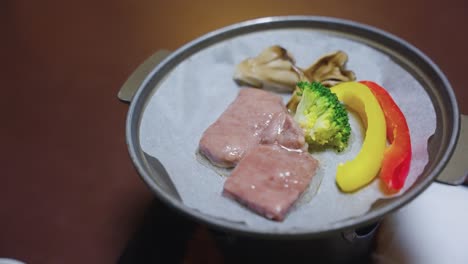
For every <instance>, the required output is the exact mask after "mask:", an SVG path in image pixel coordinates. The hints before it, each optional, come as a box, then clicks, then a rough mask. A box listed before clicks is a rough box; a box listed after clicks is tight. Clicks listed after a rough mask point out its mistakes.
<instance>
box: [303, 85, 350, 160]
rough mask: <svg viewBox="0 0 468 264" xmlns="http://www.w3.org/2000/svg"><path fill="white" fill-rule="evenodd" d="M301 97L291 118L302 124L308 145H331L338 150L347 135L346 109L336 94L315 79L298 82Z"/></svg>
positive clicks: (342, 147)
mask: <svg viewBox="0 0 468 264" xmlns="http://www.w3.org/2000/svg"><path fill="white" fill-rule="evenodd" d="M297 86H298V87H299V88H300V89H301V92H300V93H301V94H302V98H301V101H300V102H299V105H298V106H297V109H296V114H295V116H294V119H295V120H296V121H297V122H298V123H299V125H300V126H301V127H302V129H303V131H304V134H305V140H306V142H307V143H309V145H311V146H324V147H328V146H330V147H333V148H335V149H336V150H337V151H342V150H343V149H345V148H346V146H347V145H348V139H349V136H350V134H351V127H350V125H349V119H348V112H347V111H346V108H345V107H344V106H343V104H341V102H340V101H339V100H338V97H337V96H336V95H335V94H334V93H332V92H331V91H330V89H328V88H326V87H325V86H323V85H322V84H320V83H318V82H313V83H309V82H299V83H298V84H297Z"/></svg>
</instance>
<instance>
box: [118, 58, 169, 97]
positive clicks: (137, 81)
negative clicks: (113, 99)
mask: <svg viewBox="0 0 468 264" xmlns="http://www.w3.org/2000/svg"><path fill="white" fill-rule="evenodd" d="M170 53H171V52H170V51H168V50H158V51H157V52H156V53H154V54H153V55H151V57H149V58H148V59H146V60H145V61H144V62H143V63H142V64H140V66H138V68H136V69H135V70H134V71H133V73H132V74H131V75H130V77H128V79H127V81H125V83H124V84H123V85H122V87H121V88H120V90H119V93H118V94H117V97H118V98H119V99H120V100H121V101H122V102H126V103H130V102H131V101H132V98H133V96H134V95H135V93H136V91H137V90H138V88H139V87H140V85H141V83H142V82H143V80H144V79H145V78H146V76H147V75H148V74H149V73H150V72H151V71H152V70H153V69H154V68H155V67H156V66H157V65H158V64H159V63H160V62H161V61H162V60H164V58H166V57H167V56H168V55H169V54H170Z"/></svg>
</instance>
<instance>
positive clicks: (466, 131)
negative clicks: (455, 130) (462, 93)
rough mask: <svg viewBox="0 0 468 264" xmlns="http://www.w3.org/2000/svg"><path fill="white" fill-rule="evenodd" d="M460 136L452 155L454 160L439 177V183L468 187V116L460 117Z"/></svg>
mask: <svg viewBox="0 0 468 264" xmlns="http://www.w3.org/2000/svg"><path fill="white" fill-rule="evenodd" d="M460 124H461V125H460V135H459V137H458V142H457V145H456V147H455V151H454V152H453V154H452V158H451V159H450V160H449V162H448V163H447V166H446V167H445V169H444V170H443V171H442V173H441V174H440V175H439V177H437V181H438V182H441V183H446V184H450V185H460V184H464V185H468V166H467V163H466V155H467V153H468V115H461V116H460Z"/></svg>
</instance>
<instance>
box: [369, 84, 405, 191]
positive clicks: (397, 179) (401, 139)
mask: <svg viewBox="0 0 468 264" xmlns="http://www.w3.org/2000/svg"><path fill="white" fill-rule="evenodd" d="M360 83H362V84H364V85H366V86H367V87H369V89H370V90H371V92H372V93H373V94H374V96H375V97H376V98H377V101H379V103H380V107H381V108H382V110H383V112H384V115H385V121H386V124H387V139H388V141H389V143H390V145H389V146H388V147H387V148H386V150H385V152H384V157H383V161H382V168H381V170H380V179H382V181H383V182H384V184H385V187H386V188H387V190H388V191H390V192H397V191H399V190H400V189H401V188H403V186H404V184H405V180H406V177H407V176H408V173H409V168H410V164H411V137H410V132H409V129H408V124H407V123H406V118H405V116H404V115H403V113H402V112H401V110H400V108H399V107H398V105H397V104H396V103H395V101H394V100H393V99H392V97H391V96H390V94H389V93H388V92H387V91H386V90H385V89H384V88H383V87H381V86H379V85H378V84H376V83H374V82H370V81H362V82H360Z"/></svg>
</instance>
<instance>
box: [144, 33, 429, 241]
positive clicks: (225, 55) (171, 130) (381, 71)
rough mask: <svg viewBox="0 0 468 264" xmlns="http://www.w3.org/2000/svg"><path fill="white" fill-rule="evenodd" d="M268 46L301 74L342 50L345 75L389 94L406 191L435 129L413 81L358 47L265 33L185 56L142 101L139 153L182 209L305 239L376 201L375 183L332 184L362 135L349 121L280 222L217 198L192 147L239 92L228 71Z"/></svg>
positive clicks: (334, 39) (217, 184) (214, 179)
mask: <svg viewBox="0 0 468 264" xmlns="http://www.w3.org/2000/svg"><path fill="white" fill-rule="evenodd" d="M275 44H278V45H281V46H283V47H284V48H286V49H287V50H288V51H290V52H291V54H293V56H294V57H295V58H296V62H297V63H296V64H297V65H298V66H299V67H302V68H305V67H307V66H309V65H310V64H312V63H313V62H315V61H316V60H317V59H318V58H319V57H321V56H322V55H324V54H326V53H330V52H333V51H336V50H342V51H344V52H346V53H347V54H348V57H349V60H348V64H347V68H348V69H350V70H353V71H354V72H355V74H356V76H357V79H358V80H370V81H374V82H376V83H379V84H381V85H382V86H383V87H385V88H386V89H387V90H388V91H389V93H390V94H391V95H392V97H393V98H394V99H395V101H396V103H397V104H398V105H399V106H400V108H401V110H402V111H403V113H404V114H405V116H406V118H407V122H408V125H409V128H410V131H411V142H412V147H413V159H412V163H411V168H410V172H409V176H408V179H407V182H406V185H405V187H404V189H403V190H402V191H405V190H406V189H407V188H408V187H410V186H411V185H412V184H413V183H414V181H415V180H416V179H417V177H418V176H419V175H420V173H421V172H422V171H423V169H424V166H425V165H426V163H427V161H428V154H427V140H428V138H429V136H431V135H432V134H433V133H434V131H435V128H436V115H435V111H434V108H433V105H432V102H431V100H430V98H429V96H428V94H427V93H426V92H425V90H424V89H423V87H422V86H421V85H420V84H419V83H418V81H417V80H416V79H415V78H414V77H412V76H411V75H410V74H409V73H408V72H406V71H405V70H404V69H403V68H402V67H400V66H399V65H397V64H396V63H395V62H393V61H392V60H391V59H390V58H388V57H387V56H386V55H384V54H382V53H381V52H379V51H377V50H374V49H372V48H371V47H368V46H366V45H364V44H362V43H358V42H355V41H353V40H349V39H345V38H342V37H339V36H335V35H329V34H326V33H324V32H319V31H311V30H271V31H264V32H257V33H251V34H247V35H242V36H239V37H236V38H232V39H229V40H227V41H223V42H221V43H218V44H215V45H213V46H210V47H208V48H206V49H204V50H202V51H200V52H198V53H196V54H194V55H192V56H191V57H190V58H189V59H187V60H185V61H184V62H183V63H181V64H180V65H178V66H177V67H176V68H175V69H174V70H173V71H172V72H171V73H170V74H169V75H168V77H167V78H166V79H165V80H164V81H163V82H162V83H161V84H160V87H159V88H158V90H157V91H156V92H155V93H154V94H153V95H152V97H151V99H150V100H149V102H148V104H147V106H146V108H145V111H144V114H143V117H142V122H141V127H140V128H141V129H140V139H141V144H142V148H143V150H144V151H145V152H146V153H148V154H150V155H152V156H154V157H157V158H158V159H159V160H160V161H161V163H162V164H163V165H164V167H165V168H166V170H167V172H168V173H169V175H170V176H171V179H172V181H173V182H174V184H175V186H176V188H177V190H178V192H179V194H180V195H181V197H182V200H183V202H184V204H185V205H186V206H188V207H191V208H193V209H196V210H199V211H201V212H203V213H205V214H208V215H211V216H215V217H219V218H224V219H228V220H230V221H235V222H243V223H245V224H246V225H249V226H251V227H254V228H257V229H258V230H268V231H270V232H283V231H286V230H287V231H288V232H294V231H298V232H299V231H310V232H312V231H314V230H318V229H320V227H321V226H323V225H327V224H330V223H334V222H338V221H340V220H344V219H347V218H352V217H356V216H360V215H362V214H365V213H366V212H367V211H368V210H369V209H370V206H371V205H372V204H373V203H374V202H375V201H376V200H378V199H381V198H383V197H384V194H383V193H382V192H381V191H380V189H379V180H378V179H376V180H375V181H374V182H373V183H371V184H370V185H368V186H367V187H365V188H364V189H362V190H360V191H359V192H356V193H352V194H346V193H342V192H340V191H339V190H338V188H337V186H336V184H335V174H336V167H337V165H338V163H340V162H344V161H346V160H349V159H352V158H354V157H355V156H356V154H357V153H358V152H359V150H360V147H361V144H362V140H363V132H364V131H363V130H362V128H361V124H360V120H359V118H358V117H357V116H355V115H351V117H350V121H351V126H352V135H351V139H350V146H349V147H348V149H347V150H346V151H344V152H342V153H339V154H338V153H336V152H334V151H332V150H330V151H325V152H320V153H313V156H314V157H315V158H316V159H318V160H319V162H320V168H319V170H318V172H317V173H318V175H319V177H323V180H322V182H321V185H320V187H319V189H318V192H317V194H316V195H315V197H314V198H313V199H312V200H311V201H309V202H307V203H300V204H299V205H298V206H296V207H295V208H294V209H293V210H292V211H291V212H290V213H289V215H288V216H287V218H286V219H285V220H284V222H281V223H279V222H273V221H270V220H267V219H265V218H263V217H261V216H258V215H256V214H255V213H252V212H251V211H249V210H248V209H246V208H244V207H243V206H240V205H239V204H238V203H236V202H234V201H232V200H230V199H228V198H225V197H223V196H222V195H221V192H222V189H223V184H224V181H225V179H226V178H225V177H222V176H220V175H218V174H217V173H216V172H215V171H214V170H211V169H209V168H207V167H206V166H204V165H202V164H201V163H200V162H198V161H197V158H196V151H197V147H198V142H199V140H200V137H201V135H202V133H203V132H204V130H205V129H206V128H207V127H208V126H209V125H210V124H211V123H213V122H214V121H215V120H216V119H217V118H218V117H219V116H220V115H221V113H222V112H223V111H224V110H225V109H226V107H227V106H228V105H229V104H230V103H231V102H232V101H233V100H234V99H235V98H236V96H237V93H238V92H239V89H241V88H240V87H238V86H237V85H236V84H235V83H234V81H233V80H232V76H233V73H234V68H235V65H237V64H238V63H239V62H240V61H242V60H244V59H245V58H247V57H253V56H256V55H257V54H259V53H260V52H261V51H262V50H263V49H265V48H266V47H268V46H271V45H275ZM288 97H289V95H287V96H285V98H284V99H285V102H287V99H288Z"/></svg>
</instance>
